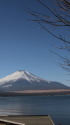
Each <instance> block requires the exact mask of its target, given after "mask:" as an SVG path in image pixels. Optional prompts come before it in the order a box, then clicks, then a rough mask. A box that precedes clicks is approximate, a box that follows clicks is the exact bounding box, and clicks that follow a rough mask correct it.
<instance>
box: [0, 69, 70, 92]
mask: <svg viewBox="0 0 70 125" xmlns="http://www.w3.org/2000/svg"><path fill="white" fill-rule="evenodd" d="M50 89H69V87H67V86H65V85H63V84H61V83H59V82H51V81H47V80H44V79H41V78H39V77H37V76H35V75H33V74H31V73H29V72H27V71H23V70H20V71H17V72H15V73H13V74H11V75H8V76H7V77H4V78H2V79H0V90H1V91H23V90H50Z"/></svg>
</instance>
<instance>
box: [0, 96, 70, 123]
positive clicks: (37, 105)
mask: <svg viewBox="0 0 70 125" xmlns="http://www.w3.org/2000/svg"><path fill="white" fill-rule="evenodd" d="M47 114H48V115H50V116H51V118H52V119H53V121H54V122H55V124H56V125H59V124H61V125H70V95H69V96H68V95H66V96H22V97H0V115H47Z"/></svg>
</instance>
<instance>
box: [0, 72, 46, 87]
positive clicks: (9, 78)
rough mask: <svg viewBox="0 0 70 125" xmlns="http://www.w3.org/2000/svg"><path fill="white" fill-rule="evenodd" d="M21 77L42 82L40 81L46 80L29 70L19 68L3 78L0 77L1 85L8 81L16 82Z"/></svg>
mask: <svg viewBox="0 0 70 125" xmlns="http://www.w3.org/2000/svg"><path fill="white" fill-rule="evenodd" d="M19 79H23V80H27V81H29V82H40V81H45V80H43V79H41V78H39V77H37V76H35V75H33V74H31V73H29V72H28V71H23V70H19V71H17V72H15V73H13V74H11V75H8V76H6V77H4V78H2V79H0V85H3V84H4V83H6V82H11V81H12V82H15V81H16V80H19Z"/></svg>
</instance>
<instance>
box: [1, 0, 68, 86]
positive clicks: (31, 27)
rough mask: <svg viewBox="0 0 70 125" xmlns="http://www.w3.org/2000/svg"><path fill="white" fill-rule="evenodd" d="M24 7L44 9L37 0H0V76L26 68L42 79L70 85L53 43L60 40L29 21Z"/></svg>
mask: <svg viewBox="0 0 70 125" xmlns="http://www.w3.org/2000/svg"><path fill="white" fill-rule="evenodd" d="M24 8H30V9H34V10H35V9H37V10H38V9H39V10H40V9H41V8H40V5H39V4H38V3H36V1H34V0H0V78H2V77H5V76H7V75H9V74H11V73H13V72H15V71H17V70H27V71H29V72H31V73H33V74H35V75H37V76H39V77H41V78H44V79H47V80H50V81H59V82H62V83H64V84H67V85H69V82H67V81H66V80H68V79H69V76H68V75H67V72H65V71H64V70H63V69H62V68H60V67H59V66H58V65H57V62H58V61H59V59H58V57H57V56H55V55H53V54H52V53H51V52H50V50H53V48H52V45H51V44H52V43H53V42H56V41H58V40H57V39H55V38H54V37H52V36H51V35H50V34H49V33H47V32H46V31H44V30H43V29H42V28H41V27H40V26H39V25H38V24H36V23H33V22H31V21H28V19H29V18H31V17H30V15H28V14H27V13H25V12H24Z"/></svg>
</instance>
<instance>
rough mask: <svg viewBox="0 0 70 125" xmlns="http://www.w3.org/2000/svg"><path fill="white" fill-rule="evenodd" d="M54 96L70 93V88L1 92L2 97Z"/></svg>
mask: <svg viewBox="0 0 70 125" xmlns="http://www.w3.org/2000/svg"><path fill="white" fill-rule="evenodd" d="M50 95H52V96H54V95H70V89H58V90H24V91H13V92H12V91H10V92H0V97H1V96H2V97H9V96H13V97H15V96H50Z"/></svg>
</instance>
